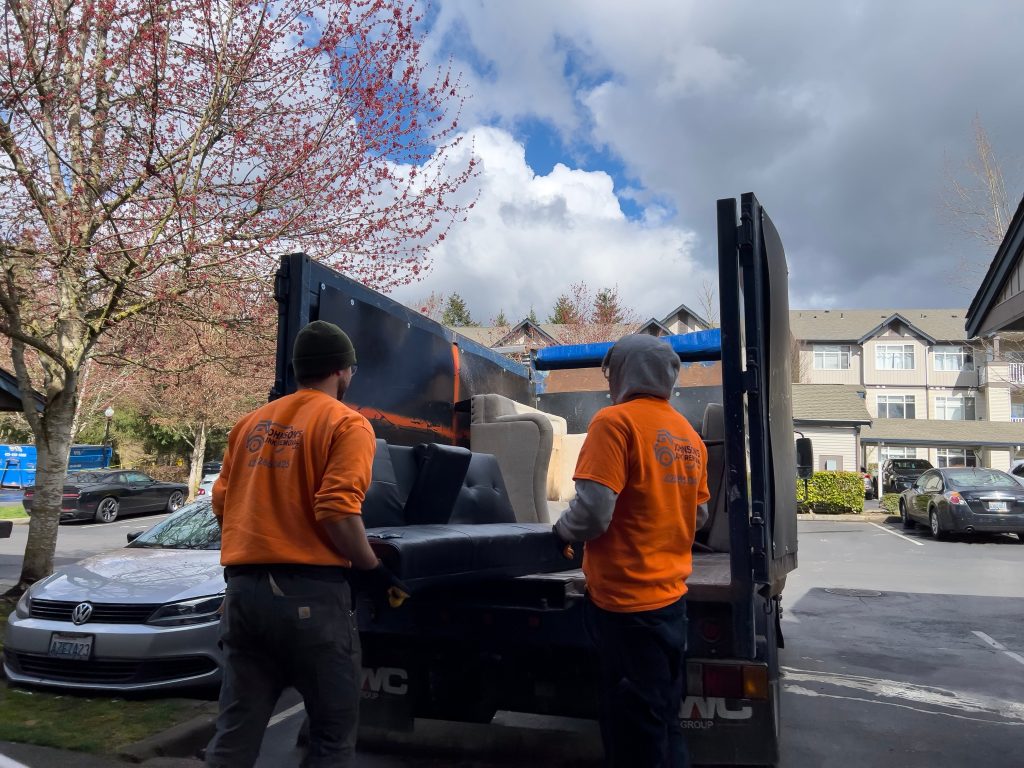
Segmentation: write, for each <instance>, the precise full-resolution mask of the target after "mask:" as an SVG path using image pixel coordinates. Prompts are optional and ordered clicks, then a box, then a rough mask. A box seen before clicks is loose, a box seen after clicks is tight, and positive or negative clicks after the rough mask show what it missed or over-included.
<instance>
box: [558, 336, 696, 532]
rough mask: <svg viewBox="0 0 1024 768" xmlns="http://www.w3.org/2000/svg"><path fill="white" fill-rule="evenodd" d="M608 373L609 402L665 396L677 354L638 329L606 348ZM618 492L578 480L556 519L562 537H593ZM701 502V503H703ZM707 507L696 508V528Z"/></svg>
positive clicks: (604, 526)
mask: <svg viewBox="0 0 1024 768" xmlns="http://www.w3.org/2000/svg"><path fill="white" fill-rule="evenodd" d="M601 368H602V370H604V371H605V372H606V375H607V377H608V389H609V392H610V393H611V396H612V402H613V403H615V404H616V405H618V404H619V403H624V402H626V401H627V400H632V399H633V398H635V397H642V396H648V397H659V398H661V399H662V400H668V399H669V398H670V397H671V396H672V388H673V387H674V386H675V384H676V379H677V377H678V376H679V356H678V355H677V354H676V353H675V351H673V349H672V347H671V346H669V344H668V342H666V341H663V340H661V339H658V338H656V337H654V336H649V335H647V334H645V333H637V334H633V335H631V336H623V337H622V338H621V339H619V340H618V341H617V342H615V344H614V345H613V346H612V348H611V349H609V350H608V353H607V354H606V355H605V356H604V361H603V362H602V363H601ZM618 497H619V495H618V494H617V493H615V491H613V490H612V489H611V488H608V487H607V486H605V485H602V484H601V483H598V482H594V481H593V480H577V481H576V496H575V497H574V498H573V499H572V501H570V502H569V509H567V510H566V511H565V512H564V513H563V514H562V516H561V517H560V518H559V519H558V522H557V523H555V531H556V532H557V534H558V536H559V537H560V538H561V539H562V540H563V541H590V540H591V539H596V538H597V537H598V536H600V535H601V534H602V533H604V532H605V531H606V530H608V526H609V525H611V522H612V515H613V513H614V512H615V501H616V499H618ZM702 506H703V505H702ZM702 514H703V516H704V517H706V515H707V509H706V507H705V508H704V509H701V510H698V520H697V524H698V528H699V527H700V525H701V516H702Z"/></svg>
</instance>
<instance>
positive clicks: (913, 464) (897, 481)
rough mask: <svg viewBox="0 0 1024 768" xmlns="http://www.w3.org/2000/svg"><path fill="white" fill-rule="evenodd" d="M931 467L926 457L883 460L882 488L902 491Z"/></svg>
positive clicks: (890, 490) (893, 491) (892, 491)
mask: <svg viewBox="0 0 1024 768" xmlns="http://www.w3.org/2000/svg"><path fill="white" fill-rule="evenodd" d="M931 468H932V464H931V462H930V461H927V460H926V459H887V460H886V461H884V462H882V490H883V491H884V492H885V493H901V492H903V490H904V489H906V488H909V487H910V486H912V485H913V484H914V481H915V480H917V478H919V477H920V476H921V475H922V474H924V473H925V472H927V471H928V470H929V469H931Z"/></svg>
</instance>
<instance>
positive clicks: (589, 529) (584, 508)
mask: <svg viewBox="0 0 1024 768" xmlns="http://www.w3.org/2000/svg"><path fill="white" fill-rule="evenodd" d="M618 498H619V494H617V493H616V492H615V491H613V490H612V489H611V488H609V487H608V486H606V485H602V484H601V483H598V482H596V481H594V480H577V481H576V496H574V497H573V499H572V501H570V502H569V508H568V509H567V510H565V512H563V513H562V516H561V517H560V518H558V522H557V523H555V532H556V533H557V534H558V537H559V538H560V539H561V540H562V541H590V540H591V539H596V538H597V537H598V536H600V535H601V534H602V533H604V532H605V531H607V530H608V526H609V525H611V522H612V514H613V513H614V512H615V500H616V499H618Z"/></svg>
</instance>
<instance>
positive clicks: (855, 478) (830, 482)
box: [796, 472, 864, 515]
mask: <svg viewBox="0 0 1024 768" xmlns="http://www.w3.org/2000/svg"><path fill="white" fill-rule="evenodd" d="M796 499H797V501H798V502H799V509H800V511H806V510H810V511H813V512H816V513H818V514H820V515H844V514H850V513H854V514H859V513H861V512H863V511H864V480H863V479H862V478H861V476H860V473H858V472H815V473H814V476H813V477H811V479H810V480H809V481H808V482H807V496H806V498H805V497H804V481H803V480H801V479H800V478H797V481H796Z"/></svg>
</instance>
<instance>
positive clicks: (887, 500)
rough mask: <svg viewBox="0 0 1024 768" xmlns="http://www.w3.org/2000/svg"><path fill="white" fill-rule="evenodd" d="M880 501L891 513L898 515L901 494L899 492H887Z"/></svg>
mask: <svg viewBox="0 0 1024 768" xmlns="http://www.w3.org/2000/svg"><path fill="white" fill-rule="evenodd" d="M879 503H880V504H881V506H882V508H883V509H884V510H885V511H886V512H888V513H889V514H890V515H898V514H899V513H900V494H898V493H887V494H885V496H883V497H882V500H881V501H880V502H879Z"/></svg>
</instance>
